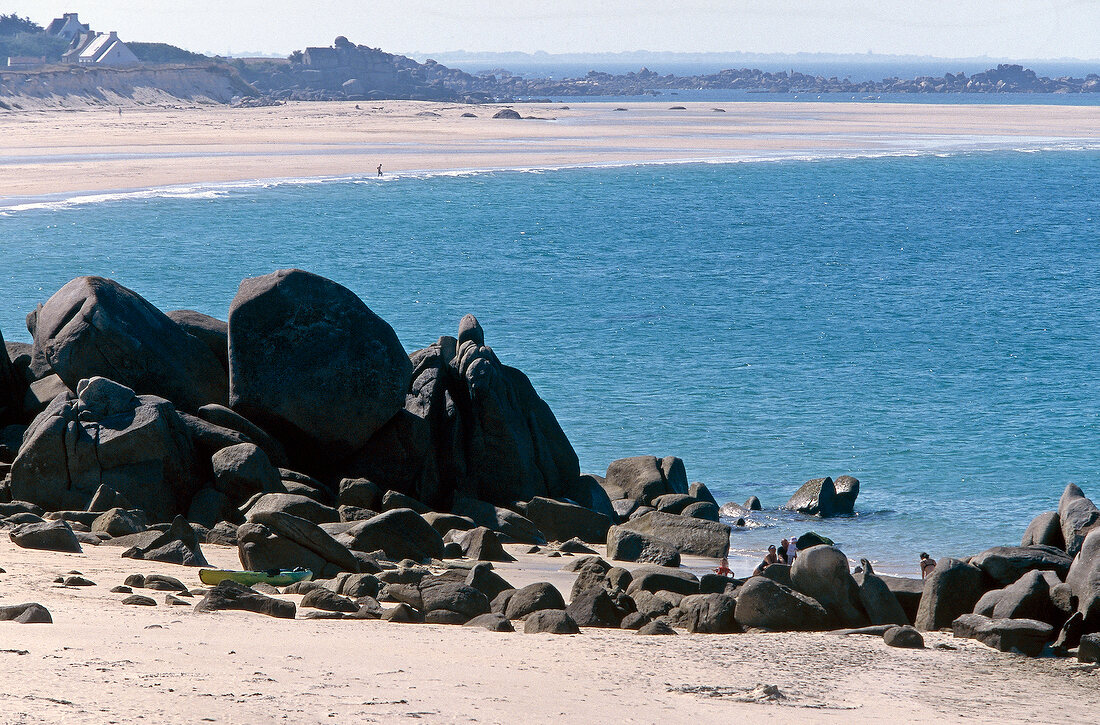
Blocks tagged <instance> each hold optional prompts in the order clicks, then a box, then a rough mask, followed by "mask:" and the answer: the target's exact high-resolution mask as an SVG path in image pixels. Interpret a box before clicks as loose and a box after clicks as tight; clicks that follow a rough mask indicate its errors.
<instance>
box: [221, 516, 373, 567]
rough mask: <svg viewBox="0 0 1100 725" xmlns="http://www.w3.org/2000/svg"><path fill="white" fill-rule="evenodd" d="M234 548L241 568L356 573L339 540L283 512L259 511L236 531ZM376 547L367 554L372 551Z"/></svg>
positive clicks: (349, 554) (354, 562)
mask: <svg viewBox="0 0 1100 725" xmlns="http://www.w3.org/2000/svg"><path fill="white" fill-rule="evenodd" d="M237 538H238V543H237V548H238V554H239V555H240V558H241V563H242V564H243V565H244V567H245V569H248V570H251V571H264V570H267V569H293V568H294V567H296V566H302V567H305V568H307V569H310V570H312V571H313V572H314V573H315V574H318V575H319V574H320V573H321V572H323V571H326V570H328V569H330V568H331V569H335V570H336V571H348V572H358V571H359V570H360V565H359V560H358V559H357V558H356V557H355V556H354V554H353V553H352V552H351V551H349V550H348V547H347V546H345V545H344V544H343V543H342V541H341V540H338V539H337V538H336V537H333V536H332V535H331V534H329V533H328V532H327V531H325V530H324V529H322V528H321V527H320V526H318V525H317V524H315V523H313V522H312V521H309V520H307V519H303V518H300V517H298V516H293V515H291V514H288V513H286V512H283V511H259V512H256V513H255V514H253V516H252V523H250V524H245V525H243V526H241V527H239V528H238V529H237ZM377 548H378V547H375V548H372V549H368V550H367V551H376V550H377Z"/></svg>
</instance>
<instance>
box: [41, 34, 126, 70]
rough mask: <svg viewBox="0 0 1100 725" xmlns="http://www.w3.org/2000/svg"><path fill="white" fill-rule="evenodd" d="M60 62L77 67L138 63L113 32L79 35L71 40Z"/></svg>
mask: <svg viewBox="0 0 1100 725" xmlns="http://www.w3.org/2000/svg"><path fill="white" fill-rule="evenodd" d="M61 60H62V61H64V62H65V63H72V64H79V65H133V64H134V63H139V62H140V61H139V60H138V57H137V56H136V55H134V52H133V51H132V50H130V49H129V48H127V47H126V44H125V43H123V42H122V41H121V40H119V39H118V33H116V32H115V31H113V30H112V31H111V32H109V33H95V32H86V33H81V34H80V35H79V36H77V37H76V38H74V39H73V41H72V44H71V45H70V46H69V49H68V50H67V51H65V53H64V55H62V56H61Z"/></svg>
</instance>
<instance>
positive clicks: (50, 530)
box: [8, 521, 84, 554]
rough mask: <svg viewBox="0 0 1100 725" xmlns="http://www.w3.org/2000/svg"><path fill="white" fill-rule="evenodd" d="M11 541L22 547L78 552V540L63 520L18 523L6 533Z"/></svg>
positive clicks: (80, 550) (79, 550)
mask: <svg viewBox="0 0 1100 725" xmlns="http://www.w3.org/2000/svg"><path fill="white" fill-rule="evenodd" d="M8 537H9V538H10V539H11V541H12V543H13V544H15V545H16V546H20V547H22V548H24V549H45V550H47V551H65V552H70V553H74V554H79V553H81V552H82V551H84V550H83V549H82V548H80V541H79V540H78V539H77V538H76V534H74V533H73V530H72V529H71V528H69V524H68V523H67V522H65V521H47V522H44V523H41V524H37V523H30V524H19V525H18V526H16V527H15V528H13V529H12V530H11V533H9V534H8Z"/></svg>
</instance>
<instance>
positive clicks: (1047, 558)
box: [970, 544, 1073, 586]
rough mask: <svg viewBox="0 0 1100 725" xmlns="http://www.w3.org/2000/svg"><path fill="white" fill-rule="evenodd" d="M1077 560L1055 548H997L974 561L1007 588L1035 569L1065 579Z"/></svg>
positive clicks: (987, 551)
mask: <svg viewBox="0 0 1100 725" xmlns="http://www.w3.org/2000/svg"><path fill="white" fill-rule="evenodd" d="M1072 561H1073V559H1072V557H1070V556H1068V555H1067V554H1066V552H1064V551H1062V550H1061V549H1058V548H1056V547H1053V546H1043V545H1039V544H1036V545H1034V546H994V547H993V548H992V549H986V550H985V551H983V552H982V553H980V554H978V555H977V556H975V557H972V558H971V559H970V563H971V564H973V565H974V566H976V567H978V568H979V569H981V570H982V571H984V572H985V573H986V574H987V575H988V576H989V577H990V578H991V579H993V580H994V581H995V582H997V583H998V584H1000V585H1001V586H1007V585H1009V584H1011V583H1012V582H1014V581H1016V580H1017V579H1019V578H1020V577H1022V576H1023V575H1024V574H1026V573H1027V572H1029V571H1033V570H1041V571H1053V572H1055V573H1057V574H1058V578H1059V579H1064V578H1065V576H1066V574H1067V573H1068V572H1069V565H1070V563H1071V562H1072Z"/></svg>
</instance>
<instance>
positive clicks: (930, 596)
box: [799, 555, 984, 632]
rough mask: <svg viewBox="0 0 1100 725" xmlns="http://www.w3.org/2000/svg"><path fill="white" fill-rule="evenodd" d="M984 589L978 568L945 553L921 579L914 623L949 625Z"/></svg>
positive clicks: (970, 608)
mask: <svg viewBox="0 0 1100 725" xmlns="http://www.w3.org/2000/svg"><path fill="white" fill-rule="evenodd" d="M799 558H801V555H799ZM983 593H984V591H983V588H982V570H981V569H979V568H978V567H976V566H974V565H972V564H967V563H964V562H962V561H959V560H958V559H952V558H950V557H944V558H942V559H940V560H939V562H937V564H936V568H935V569H934V570H933V571H932V573H931V574H929V575H928V578H927V579H925V580H924V592H923V594H922V595H921V600H920V608H919V609H918V610H917V617H916V620H915V621H914V622H913V624H914V626H916V628H917V629H919V630H921V631H922V632H930V631H934V630H937V629H940V628H942V627H948V626H951V623H952V622H954V621H955V619H956V618H958V617H959V616H960V615H963V614H967V613H969V612H972V611H974V605H975V604H977V603H978V599H980V598H981V596H982V594H983Z"/></svg>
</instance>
